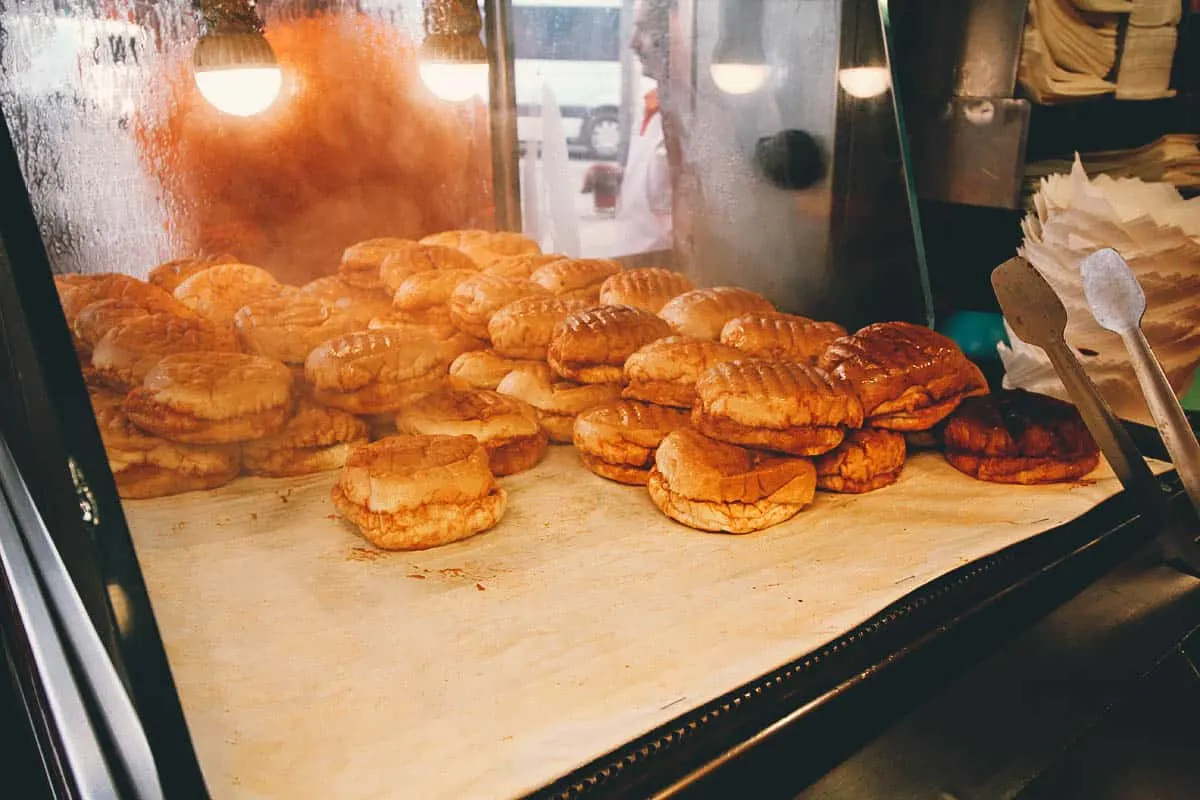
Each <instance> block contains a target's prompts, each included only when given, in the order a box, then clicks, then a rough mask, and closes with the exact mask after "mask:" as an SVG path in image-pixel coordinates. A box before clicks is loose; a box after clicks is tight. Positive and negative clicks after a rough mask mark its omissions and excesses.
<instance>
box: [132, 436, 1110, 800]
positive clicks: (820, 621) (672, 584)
mask: <svg viewBox="0 0 1200 800" xmlns="http://www.w3.org/2000/svg"><path fill="white" fill-rule="evenodd" d="M333 479H334V475H333V474H325V475H322V476H315V477H312V478H308V479H305V480H301V481H282V480H267V479H246V480H241V481H238V482H237V483H235V484H233V485H231V486H229V487H226V488H224V489H221V490H217V491H214V492H211V493H198V494H191V495H185V496H183V497H177V498H169V499H164V500H154V501H135V502H127V503H126V505H125V508H126V514H127V516H128V518H129V523H130V528H131V530H132V532H133V537H134V541H135V544H136V547H137V553H138V557H139V560H140V561H141V565H142V569H143V571H144V573H145V577H146V582H147V584H148V586H149V589H150V597H151V600H152V602H153V606H154V611H155V614H156V615H157V619H158V622H159V626H160V628H161V631H162V635H163V639H164V641H165V644H166V650H167V655H168V658H169V660H170V663H171V668H172V671H173V674H174V677H175V681H176V684H177V686H178V688H179V693H180V696H181V699H182V702H183V707H184V712H185V714H186V717H187V721H188V724H189V726H190V728H191V731H192V736H193V738H194V741H195V745H196V749H197V751H198V755H199V758H200V763H201V766H202V768H203V770H204V773H205V776H206V779H207V781H208V785H209V789H210V791H211V792H212V794H213V796H214V797H217V798H226V797H238V798H261V797H312V796H320V797H323V798H340V797H354V798H368V797H370V798H392V797H398V796H403V797H420V798H455V800H458V799H460V798H474V797H511V796H515V795H519V794H521V793H523V792H526V791H530V790H532V789H535V788H537V787H539V786H541V785H544V784H546V783H548V782H550V781H551V780H553V779H555V778H557V777H559V776H561V775H562V774H565V773H566V772H568V771H570V770H571V769H573V768H575V767H577V766H579V765H581V764H583V763H586V762H587V761H590V760H592V759H594V758H596V757H598V756H601V755H603V754H605V753H606V752H608V751H610V750H612V749H614V748H616V747H618V746H620V745H622V744H624V743H625V742H627V741H629V740H631V739H633V738H635V737H637V736H639V735H641V734H643V733H645V732H646V731H648V730H650V729H651V728H653V727H655V726H657V725H659V724H662V723H664V722H667V721H669V720H671V719H673V718H675V717H677V716H678V715H680V714H681V713H683V712H685V711H687V710H688V709H690V708H694V707H696V706H699V705H701V704H703V703H704V702H706V701H708V700H711V699H712V698H714V697H716V696H717V695H719V694H721V693H723V692H725V691H727V690H729V689H732V688H734V687H736V686H738V685H740V684H742V683H745V682H747V681H749V680H752V679H754V678H755V677H758V676H759V675H762V674H764V673H766V672H768V671H770V670H771V669H773V668H775V667H778V666H780V665H782V664H784V663H786V662H788V661H790V660H791V659H794V658H796V657H798V656H800V655H803V654H804V653H806V652H809V651H811V650H814V649H816V648H818V647H819V646H821V645H822V644H825V643H827V642H828V641H830V640H831V639H834V638H836V637H837V636H838V635H839V634H841V633H843V632H845V631H848V630H849V629H851V628H853V627H854V626H855V625H857V624H859V623H861V622H863V621H864V620H866V619H867V618H869V617H870V616H872V615H873V614H874V613H876V612H878V611H879V610H881V609H882V608H884V607H885V606H886V605H888V604H889V603H892V602H894V601H896V600H898V599H899V598H901V597H903V596H904V595H906V594H908V593H909V592H911V591H912V590H914V589H916V588H917V587H919V586H920V585H921V584H923V583H925V582H928V581H930V580H932V579H934V578H937V577H939V576H940V575H943V574H945V573H947V572H949V571H951V570H953V569H955V568H957V567H959V566H962V565H963V564H966V563H968V562H970V561H973V560H976V559H978V558H981V557H984V556H986V555H989V554H991V553H994V552H996V551H997V550H1000V549H1002V548H1004V547H1007V546H1009V545H1011V544H1014V543H1016V542H1018V541H1021V540H1022V539H1026V538H1028V537H1030V536H1033V535H1035V534H1037V533H1039V532H1042V531H1045V530H1049V529H1051V528H1054V527H1056V526H1058V525H1061V524H1063V523H1065V522H1067V521H1069V520H1071V519H1074V518H1076V517H1078V516H1080V515H1082V514H1083V513H1085V512H1086V511H1088V510H1089V509H1091V508H1093V507H1095V506H1096V505H1097V504H1099V503H1100V502H1101V501H1103V500H1104V499H1106V498H1108V497H1110V496H1112V495H1113V494H1115V493H1116V492H1117V491H1119V488H1120V486H1119V484H1118V483H1117V481H1116V479H1115V478H1113V477H1111V473H1110V472H1109V471H1108V470H1107V468H1105V467H1102V468H1101V471H1099V472H1097V473H1095V474H1094V475H1093V476H1092V477H1091V478H1090V479H1089V480H1086V481H1082V482H1079V483H1076V484H1067V485H1058V486H1046V487H1012V486H1000V485H995V484H987V483H981V482H979V481H975V480H973V479H971V478H968V477H965V476H963V475H961V474H959V473H958V472H956V471H955V470H954V469H953V468H951V467H950V466H949V465H948V464H946V463H945V462H944V461H943V459H942V458H941V456H939V455H937V454H933V453H926V454H920V455H916V456H914V457H913V458H912V459H911V460H910V461H909V463H908V465H906V467H905V470H904V474H903V477H902V478H901V480H900V482H899V483H898V484H897V485H895V486H892V487H889V488H887V489H884V490H882V491H878V492H874V493H871V494H868V495H862V496H858V497H853V496H840V495H829V494H819V495H818V499H817V502H816V504H815V505H814V506H813V507H812V508H810V509H809V510H807V511H805V512H803V513H801V514H800V515H799V516H798V517H797V518H796V519H794V520H792V521H791V522H788V523H785V524H783V525H780V526H777V527H775V528H772V529H770V530H767V531H764V532H762V533H758V534H752V535H749V536H726V535H716V534H704V533H699V532H696V531H692V530H689V529H687V528H684V527H682V526H679V525H676V524H675V523H673V522H671V521H670V520H668V519H667V518H665V517H663V516H662V515H661V514H659V513H658V512H657V511H656V510H655V509H654V507H653V506H652V505H651V504H650V501H649V498H648V496H647V495H646V493H645V490H644V489H639V488H636V487H626V486H620V485H617V484H614V483H610V482H608V481H605V480H603V479H601V478H598V477H595V476H594V475H592V474H591V473H589V472H587V471H586V470H584V469H583V467H582V466H580V465H579V463H578V460H577V457H576V455H575V453H574V451H573V450H572V449H571V448H568V447H555V448H552V450H551V453H550V455H549V456H548V457H547V458H546V460H545V461H543V463H542V464H541V465H540V466H539V467H537V468H536V469H535V470H533V471H532V472H529V473H525V474H523V475H518V476H514V477H511V478H506V479H503V481H502V483H503V485H504V486H506V487H507V488H508V490H509V492H510V496H509V510H508V513H507V515H506V517H505V518H504V520H503V522H502V523H501V524H500V525H499V526H498V527H497V528H495V529H494V530H492V531H490V532H488V533H486V534H483V535H481V536H478V537H475V538H473V539H470V540H467V541H465V542H461V543H458V544H455V545H451V546H448V547H445V548H441V549H438V550H433V551H427V552H424V553H384V552H381V551H377V550H374V549H372V548H371V547H370V545H368V544H367V543H366V542H365V541H363V540H362V539H361V538H359V537H358V536H357V535H355V533H354V531H353V529H352V528H351V527H350V526H349V525H347V524H346V523H345V522H343V521H341V520H340V519H339V518H338V517H337V516H336V514H335V513H334V511H333V508H332V506H331V503H330V501H329V487H330V486H331V484H332V482H333Z"/></svg>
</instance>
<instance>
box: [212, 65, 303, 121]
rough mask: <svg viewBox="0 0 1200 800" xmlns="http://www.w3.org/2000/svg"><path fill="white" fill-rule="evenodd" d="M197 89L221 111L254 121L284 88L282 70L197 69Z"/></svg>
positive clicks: (247, 68) (273, 68) (275, 68)
mask: <svg viewBox="0 0 1200 800" xmlns="http://www.w3.org/2000/svg"><path fill="white" fill-rule="evenodd" d="M196 86H198V87H199V88H200V94H202V95H204V99H205V100H207V101H208V102H210V103H212V104H213V106H215V107H216V108H217V110H218V111H223V112H225V113H226V114H232V115H233V116H235V117H252V116H254V115H255V114H260V113H262V112H263V111H266V110H267V108H269V107H270V105H271V104H272V103H274V102H275V98H277V97H279V90H280V88H282V86H283V72H282V71H280V69H279V67H277V66H275V67H270V66H256V67H235V68H232V69H198V70H196Z"/></svg>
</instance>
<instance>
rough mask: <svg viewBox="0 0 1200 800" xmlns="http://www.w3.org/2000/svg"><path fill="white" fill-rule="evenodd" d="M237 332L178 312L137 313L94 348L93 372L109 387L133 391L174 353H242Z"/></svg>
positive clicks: (107, 334) (109, 333) (121, 323)
mask: <svg viewBox="0 0 1200 800" xmlns="http://www.w3.org/2000/svg"><path fill="white" fill-rule="evenodd" d="M239 349H240V348H239V347H238V343H237V339H236V338H235V337H234V335H233V331H231V330H229V329H227V328H223V327H217V326H215V325H213V324H212V323H211V322H209V321H208V320H206V319H202V318H198V317H197V318H181V317H177V316H175V315H174V314H149V315H146V316H134V317H130V318H129V319H126V320H124V321H122V322H118V323H116V324H115V325H114V326H113V327H112V328H110V329H109V331H108V332H107V333H106V334H104V336H102V337H101V338H100V341H98V342H96V346H95V348H94V349H93V350H92V374H93V375H94V376H95V377H96V379H97V381H99V382H101V383H103V384H104V385H105V386H108V387H111V388H114V389H119V390H121V391H129V390H130V389H133V388H134V387H135V386H140V385H141V383H142V380H143V379H145V377H146V373H148V372H149V371H150V369H151V368H152V367H153V366H154V365H155V364H157V363H158V362H159V360H160V359H162V358H163V357H165V356H168V355H172V354H174V353H192V352H212V353H237V352H239Z"/></svg>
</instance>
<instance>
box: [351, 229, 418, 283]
mask: <svg viewBox="0 0 1200 800" xmlns="http://www.w3.org/2000/svg"><path fill="white" fill-rule="evenodd" d="M415 246H416V242H412V241H410V240H408V239H397V238H391V237H382V238H379V239H367V240H365V241H362V242H358V243H357V244H353V245H351V246H349V247H347V248H346V249H345V251H344V252H343V253H342V263H341V264H339V265H338V276H339V277H340V278H341V279H342V280H343V281H345V282H346V283H348V284H350V285H351V286H354V287H357V288H359V289H371V290H374V291H380V292H381V291H384V290H385V289H386V288H387V287H386V285H385V284H384V282H383V278H382V277H381V276H380V270H381V268H382V267H383V262H384V261H386V260H387V258H388V257H389V256H391V255H392V254H393V253H397V252H404V251H407V250H409V249H411V248H413V247H415ZM392 291H395V289H393V290H392Z"/></svg>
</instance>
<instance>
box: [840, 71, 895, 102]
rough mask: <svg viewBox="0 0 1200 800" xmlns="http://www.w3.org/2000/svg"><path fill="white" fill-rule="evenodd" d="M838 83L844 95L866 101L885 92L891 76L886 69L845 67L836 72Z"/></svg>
mask: <svg viewBox="0 0 1200 800" xmlns="http://www.w3.org/2000/svg"><path fill="white" fill-rule="evenodd" d="M838 83H839V84H841V86H842V91H844V92H845V93H846V94H848V95H850V96H851V97H857V98H859V99H860V100H866V99H869V98H872V97H879V95H881V94H883V93H884V92H886V91H887V90H888V89H889V88H890V87H891V85H892V75H891V73H890V72H889V71H888V68H887V67H847V68H846V69H843V70H838Z"/></svg>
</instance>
